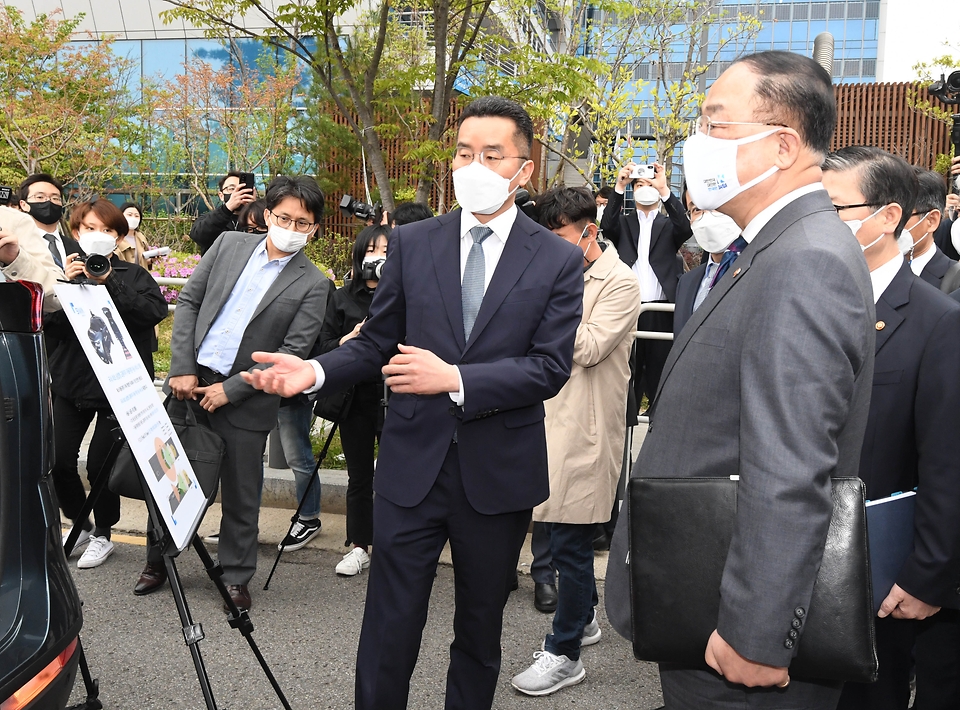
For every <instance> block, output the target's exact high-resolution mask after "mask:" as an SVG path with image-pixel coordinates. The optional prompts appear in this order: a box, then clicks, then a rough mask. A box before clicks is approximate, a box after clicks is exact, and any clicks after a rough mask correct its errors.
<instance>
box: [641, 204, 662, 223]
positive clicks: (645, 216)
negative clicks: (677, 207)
mask: <svg viewBox="0 0 960 710" xmlns="http://www.w3.org/2000/svg"><path fill="white" fill-rule="evenodd" d="M658 214H660V208H659V205H658V206H657V209H655V210H650V211H649V212H646V213H645V212H643V210H640V209H638V210H637V219H639V220H640V224H643V223H644V222H653V220H655V219H656V218H657V215H658Z"/></svg>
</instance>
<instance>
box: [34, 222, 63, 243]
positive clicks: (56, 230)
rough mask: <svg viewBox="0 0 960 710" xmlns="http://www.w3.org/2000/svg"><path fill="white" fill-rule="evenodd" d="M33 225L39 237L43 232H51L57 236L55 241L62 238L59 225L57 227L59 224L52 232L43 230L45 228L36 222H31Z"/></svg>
mask: <svg viewBox="0 0 960 710" xmlns="http://www.w3.org/2000/svg"><path fill="white" fill-rule="evenodd" d="M33 226H34V227H36V228H37V234H39V235H40V236H41V237H42V236H43V235H44V234H52V235H53V236H55V237H56V238H57V241H60V240H61V239H63V237H61V236H60V227H59V226H57V227H56V228H55V229H54V230H53V231H52V232H48V231H47V230H45V229H40V225H39V224H37V223H36V222H34V223H33Z"/></svg>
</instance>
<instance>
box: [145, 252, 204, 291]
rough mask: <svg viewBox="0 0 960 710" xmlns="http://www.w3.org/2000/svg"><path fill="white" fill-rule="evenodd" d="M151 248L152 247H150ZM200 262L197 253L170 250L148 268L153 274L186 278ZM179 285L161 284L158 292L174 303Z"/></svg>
mask: <svg viewBox="0 0 960 710" xmlns="http://www.w3.org/2000/svg"><path fill="white" fill-rule="evenodd" d="M151 248H152V247H151ZM199 262H200V255H199V254H186V253H184V252H176V251H172V252H170V253H169V254H167V255H166V256H162V257H159V258H157V259H156V261H154V262H153V268H152V269H151V270H150V273H152V274H153V275H154V276H162V277H165V278H173V279H186V278H189V277H190V275H191V274H193V270H194V269H195V268H197V264H198V263H199ZM181 288H182V287H181V286H161V287H160V292H161V293H162V294H163V297H164V298H165V299H166V301H167V303H176V302H177V295H178V294H179V293H180V289H181Z"/></svg>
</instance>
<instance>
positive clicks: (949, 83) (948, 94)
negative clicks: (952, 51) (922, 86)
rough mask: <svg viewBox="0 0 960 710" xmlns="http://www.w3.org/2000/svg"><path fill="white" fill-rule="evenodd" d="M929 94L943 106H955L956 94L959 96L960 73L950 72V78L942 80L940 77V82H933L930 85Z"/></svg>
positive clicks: (942, 77)
mask: <svg viewBox="0 0 960 710" xmlns="http://www.w3.org/2000/svg"><path fill="white" fill-rule="evenodd" d="M930 93H931V94H933V95H934V96H936V97H937V98H938V99H940V100H941V101H943V102H944V103H945V104H956V103H957V101H958V100H957V94H960V71H955V72H950V76H949V77H947V78H944V75H943V74H941V75H940V81H935V82H933V83H932V84H931V85H930Z"/></svg>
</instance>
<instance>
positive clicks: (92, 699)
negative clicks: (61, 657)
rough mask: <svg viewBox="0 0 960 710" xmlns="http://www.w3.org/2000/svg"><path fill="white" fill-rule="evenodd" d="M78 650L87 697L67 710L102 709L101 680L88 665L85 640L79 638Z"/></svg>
mask: <svg viewBox="0 0 960 710" xmlns="http://www.w3.org/2000/svg"><path fill="white" fill-rule="evenodd" d="M77 652H78V653H79V654H80V661H79V664H78V665H79V666H80V675H81V676H82V677H83V686H84V688H85V689H86V691H87V699H86V700H84V701H83V702H82V703H78V704H76V705H71V706H70V707H69V708H67V710H102V708H103V703H101V702H100V700H99V697H100V681H98V680H97V679H96V678H94V677H93V676H91V675H90V667H89V666H88V665H87V655H86V654H85V653H84V652H83V642H82V641H81V640H80V639H79V638H78V639H77Z"/></svg>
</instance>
